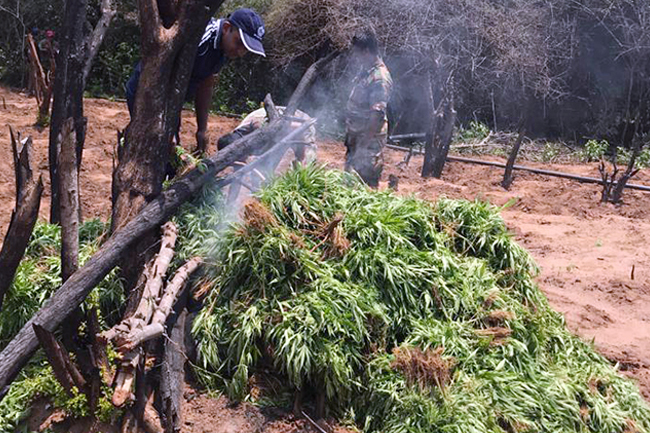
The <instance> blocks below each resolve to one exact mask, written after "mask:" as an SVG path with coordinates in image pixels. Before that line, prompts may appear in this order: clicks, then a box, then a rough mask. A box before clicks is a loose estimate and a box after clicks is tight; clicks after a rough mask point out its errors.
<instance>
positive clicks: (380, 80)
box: [346, 59, 393, 134]
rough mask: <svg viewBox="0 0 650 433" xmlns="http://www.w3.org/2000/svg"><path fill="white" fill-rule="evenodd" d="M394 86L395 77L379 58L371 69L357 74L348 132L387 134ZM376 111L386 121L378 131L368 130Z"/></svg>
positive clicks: (350, 100)
mask: <svg viewBox="0 0 650 433" xmlns="http://www.w3.org/2000/svg"><path fill="white" fill-rule="evenodd" d="M392 87H393V79H392V78H391V76H390V72H389V71H388V68H386V65H385V64H384V62H383V61H382V60H381V59H378V61H377V63H375V64H374V65H373V66H372V67H371V68H370V69H368V70H365V71H363V72H361V73H360V74H359V75H357V76H356V78H355V79H354V87H353V88H352V92H351V93H350V98H349V99H348V105H347V118H346V127H347V131H348V133H353V134H359V133H368V132H369V133H373V132H374V133H375V134H386V133H387V132H388V119H387V117H386V106H387V104H388V98H389V97H390V92H391V89H392ZM374 113H378V114H379V115H380V116H382V117H383V119H384V121H383V124H382V125H381V127H380V129H379V130H378V131H368V128H369V127H371V123H370V119H371V118H372V115H373V114H374Z"/></svg>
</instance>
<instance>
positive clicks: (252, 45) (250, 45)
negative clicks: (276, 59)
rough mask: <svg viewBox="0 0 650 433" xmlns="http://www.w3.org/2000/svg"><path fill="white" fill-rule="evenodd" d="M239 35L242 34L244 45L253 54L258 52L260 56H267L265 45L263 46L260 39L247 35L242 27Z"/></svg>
mask: <svg viewBox="0 0 650 433" xmlns="http://www.w3.org/2000/svg"><path fill="white" fill-rule="evenodd" d="M239 36H241V41H242V42H243V43H244V46H245V47H246V49H247V50H248V51H250V52H251V53H253V54H257V55H258V56H262V57H266V53H265V52H264V47H263V46H262V42H261V41H260V40H258V39H255V38H254V37H252V36H249V35H247V34H246V33H244V31H243V30H242V29H239Z"/></svg>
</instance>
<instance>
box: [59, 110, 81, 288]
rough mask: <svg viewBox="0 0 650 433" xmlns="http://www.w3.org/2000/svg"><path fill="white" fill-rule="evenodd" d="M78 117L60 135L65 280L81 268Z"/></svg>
mask: <svg viewBox="0 0 650 433" xmlns="http://www.w3.org/2000/svg"><path fill="white" fill-rule="evenodd" d="M74 132H75V131H74V119H72V118H69V119H68V120H66V121H65V123H64V124H63V128H62V130H61V135H60V136H59V143H60V144H59V147H60V149H61V154H60V160H59V170H58V175H59V185H60V186H61V190H60V191H59V192H60V202H59V203H60V205H61V278H62V281H63V282H65V281H66V280H67V279H68V278H70V276H71V275H72V274H73V273H75V272H76V271H77V268H78V265H79V263H78V260H79V176H78V173H77V152H76V146H75V144H76V142H75V137H74Z"/></svg>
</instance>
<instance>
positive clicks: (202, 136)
mask: <svg viewBox="0 0 650 433" xmlns="http://www.w3.org/2000/svg"><path fill="white" fill-rule="evenodd" d="M209 143H210V137H209V136H208V132H207V131H205V130H199V131H196V151H197V153H206V152H207V151H208V144H209Z"/></svg>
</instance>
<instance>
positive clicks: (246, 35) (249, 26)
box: [228, 9, 266, 57]
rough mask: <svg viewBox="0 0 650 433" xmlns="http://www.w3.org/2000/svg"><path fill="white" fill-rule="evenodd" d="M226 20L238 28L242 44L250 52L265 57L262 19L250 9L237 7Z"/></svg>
mask: <svg viewBox="0 0 650 433" xmlns="http://www.w3.org/2000/svg"><path fill="white" fill-rule="evenodd" d="M228 20H229V21H230V23H231V24H232V25H234V26H235V27H237V28H238V29H239V35H240V36H241V40H242V42H243V43H244V46H245V47H246V49H247V50H248V51H250V52H251V53H255V54H258V55H260V56H264V57H266V54H265V53H264V47H263V46H262V38H264V21H262V18H261V17H260V16H259V15H258V14H257V13H255V11H253V10H251V9H237V10H236V11H235V12H233V13H232V14H230V16H229V17H228Z"/></svg>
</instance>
